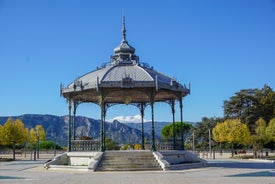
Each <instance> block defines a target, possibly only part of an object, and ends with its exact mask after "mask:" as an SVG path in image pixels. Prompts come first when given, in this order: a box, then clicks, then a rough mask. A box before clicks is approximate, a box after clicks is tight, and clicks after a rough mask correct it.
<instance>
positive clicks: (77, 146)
mask: <svg viewBox="0 0 275 184" xmlns="http://www.w3.org/2000/svg"><path fill="white" fill-rule="evenodd" d="M71 144H72V145H71V150H72V151H99V150H100V143H99V141H95V140H74V141H72V142H71Z"/></svg>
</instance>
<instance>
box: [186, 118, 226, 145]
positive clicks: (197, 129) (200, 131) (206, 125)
mask: <svg viewBox="0 0 275 184" xmlns="http://www.w3.org/2000/svg"><path fill="white" fill-rule="evenodd" d="M222 121H223V119H222V118H217V117H212V118H207V117H203V118H202V120H201V122H197V123H196V124H195V125H194V127H193V128H191V130H190V131H191V132H194V136H195V141H196V143H195V144H196V146H197V147H198V148H200V149H203V150H205V149H207V148H208V147H209V130H212V129H213V128H214V127H215V126H216V124H217V123H219V122H222Z"/></svg>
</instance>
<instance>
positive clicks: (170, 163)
mask: <svg viewBox="0 0 275 184" xmlns="http://www.w3.org/2000/svg"><path fill="white" fill-rule="evenodd" d="M154 156H155V158H156V159H157V160H158V162H159V164H160V166H161V168H162V169H163V170H164V171H166V170H182V169H191V168H198V167H205V166H207V161H205V160H203V159H201V158H199V157H198V156H197V155H196V154H194V153H193V152H190V151H186V150H183V151H179V150H165V151H158V152H154Z"/></svg>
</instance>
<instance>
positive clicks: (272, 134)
mask: <svg viewBox="0 0 275 184" xmlns="http://www.w3.org/2000/svg"><path fill="white" fill-rule="evenodd" d="M266 134H267V136H268V139H269V140H270V141H273V142H275V118H272V119H271V120H270V122H269V124H268V126H267V127H266Z"/></svg>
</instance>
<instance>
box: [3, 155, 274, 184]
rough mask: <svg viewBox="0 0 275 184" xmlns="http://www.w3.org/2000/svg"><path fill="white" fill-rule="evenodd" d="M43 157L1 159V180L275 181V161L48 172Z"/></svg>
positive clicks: (130, 183) (105, 183) (69, 183)
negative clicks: (163, 168)
mask: <svg viewBox="0 0 275 184" xmlns="http://www.w3.org/2000/svg"><path fill="white" fill-rule="evenodd" d="M43 163H44V161H43V160H39V161H26V160H25V161H14V162H0V183H1V184H2V183H13V184H15V183H20V184H24V183H28V184H32V183H39V184H42V183H56V184H58V183H60V184H65V183H66V184H82V183H85V184H87V183H100V184H123V183H125V184H126V183H127V184H134V183H139V184H140V183H142V184H147V183H148V184H153V183H158V184H169V183H173V184H175V183H184V184H189V183H190V184H196V183H204V184H214V183H218V184H220V183H223V184H225V183H229V184H231V183H232V184H233V183H234V184H236V183H241V184H246V183H249V184H254V183H258V184H275V164H274V163H272V162H264V161H250V160H231V159H215V160H213V159H209V160H208V167H204V168H197V169H188V170H180V171H149V172H148V171H147V172H140V171H139V172H80V171H78V172H73V171H49V170H48V171H47V170H45V169H44V168H43Z"/></svg>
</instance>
